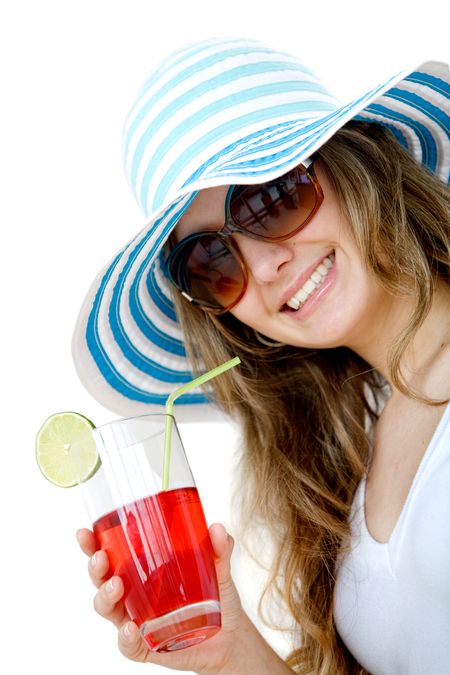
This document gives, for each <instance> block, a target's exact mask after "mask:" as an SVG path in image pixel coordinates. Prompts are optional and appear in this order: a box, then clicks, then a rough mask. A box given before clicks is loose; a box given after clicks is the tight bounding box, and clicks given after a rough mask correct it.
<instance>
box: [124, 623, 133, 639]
mask: <svg viewBox="0 0 450 675" xmlns="http://www.w3.org/2000/svg"><path fill="white" fill-rule="evenodd" d="M123 634H124V635H125V637H126V639H127V640H129V639H130V637H131V630H130V622H128V623H126V624H125V627H124V629H123Z"/></svg>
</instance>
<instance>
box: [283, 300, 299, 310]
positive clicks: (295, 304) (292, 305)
mask: <svg viewBox="0 0 450 675" xmlns="http://www.w3.org/2000/svg"><path fill="white" fill-rule="evenodd" d="M286 304H287V306H288V307H290V308H291V309H298V308H299V307H300V302H299V301H298V300H296V299H295V298H291V299H290V300H288V302H287V303H286Z"/></svg>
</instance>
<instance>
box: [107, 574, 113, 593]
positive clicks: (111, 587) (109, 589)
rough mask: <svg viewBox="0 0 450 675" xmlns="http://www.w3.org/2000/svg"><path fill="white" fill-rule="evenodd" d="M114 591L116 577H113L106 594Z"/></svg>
mask: <svg viewBox="0 0 450 675" xmlns="http://www.w3.org/2000/svg"><path fill="white" fill-rule="evenodd" d="M113 590H114V577H111V579H110V580H109V581H108V583H107V584H106V592H107V593H112V592H113Z"/></svg>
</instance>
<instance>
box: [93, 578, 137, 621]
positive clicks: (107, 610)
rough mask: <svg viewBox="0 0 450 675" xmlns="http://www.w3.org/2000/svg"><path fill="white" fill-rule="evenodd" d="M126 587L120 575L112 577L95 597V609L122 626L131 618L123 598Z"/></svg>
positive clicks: (105, 617)
mask: <svg viewBox="0 0 450 675" xmlns="http://www.w3.org/2000/svg"><path fill="white" fill-rule="evenodd" d="M123 592H124V587H123V582H122V579H121V578H120V577H111V579H108V581H106V582H105V583H104V584H102V585H101V586H100V588H99V590H98V591H97V593H96V594H95V597H94V609H95V611H96V612H97V614H100V616H102V617H103V618H104V619H107V620H108V621H111V622H112V623H113V624H114V625H115V626H116V627H117V628H121V627H122V626H123V624H124V623H125V621H128V620H129V617H128V614H127V612H126V610H125V607H124V604H123V602H121V598H122V596H123Z"/></svg>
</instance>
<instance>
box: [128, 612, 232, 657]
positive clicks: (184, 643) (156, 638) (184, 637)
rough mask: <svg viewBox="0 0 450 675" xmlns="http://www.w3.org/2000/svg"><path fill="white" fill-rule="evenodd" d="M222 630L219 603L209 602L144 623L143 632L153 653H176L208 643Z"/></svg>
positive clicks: (141, 628) (141, 630)
mask: <svg viewBox="0 0 450 675" xmlns="http://www.w3.org/2000/svg"><path fill="white" fill-rule="evenodd" d="M220 627H221V622H220V603H219V602H218V601H217V600H206V601H205V602H197V603H195V604H192V605H186V606H185V607H180V608H179V609H176V610H174V611H173V612H169V614H164V615H163V616H158V617H157V618H156V619H152V620H151V621H145V622H144V623H143V624H142V625H141V627H140V632H141V635H142V637H143V638H144V640H145V641H146V642H147V644H148V646H149V647H150V649H151V650H152V651H153V652H174V651H176V650H177V649H186V647H192V646H193V645H196V644H198V643H199V642H203V640H207V639H208V638H210V637H212V636H213V635H215V634H216V633H217V632H218V631H219V630H220Z"/></svg>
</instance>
